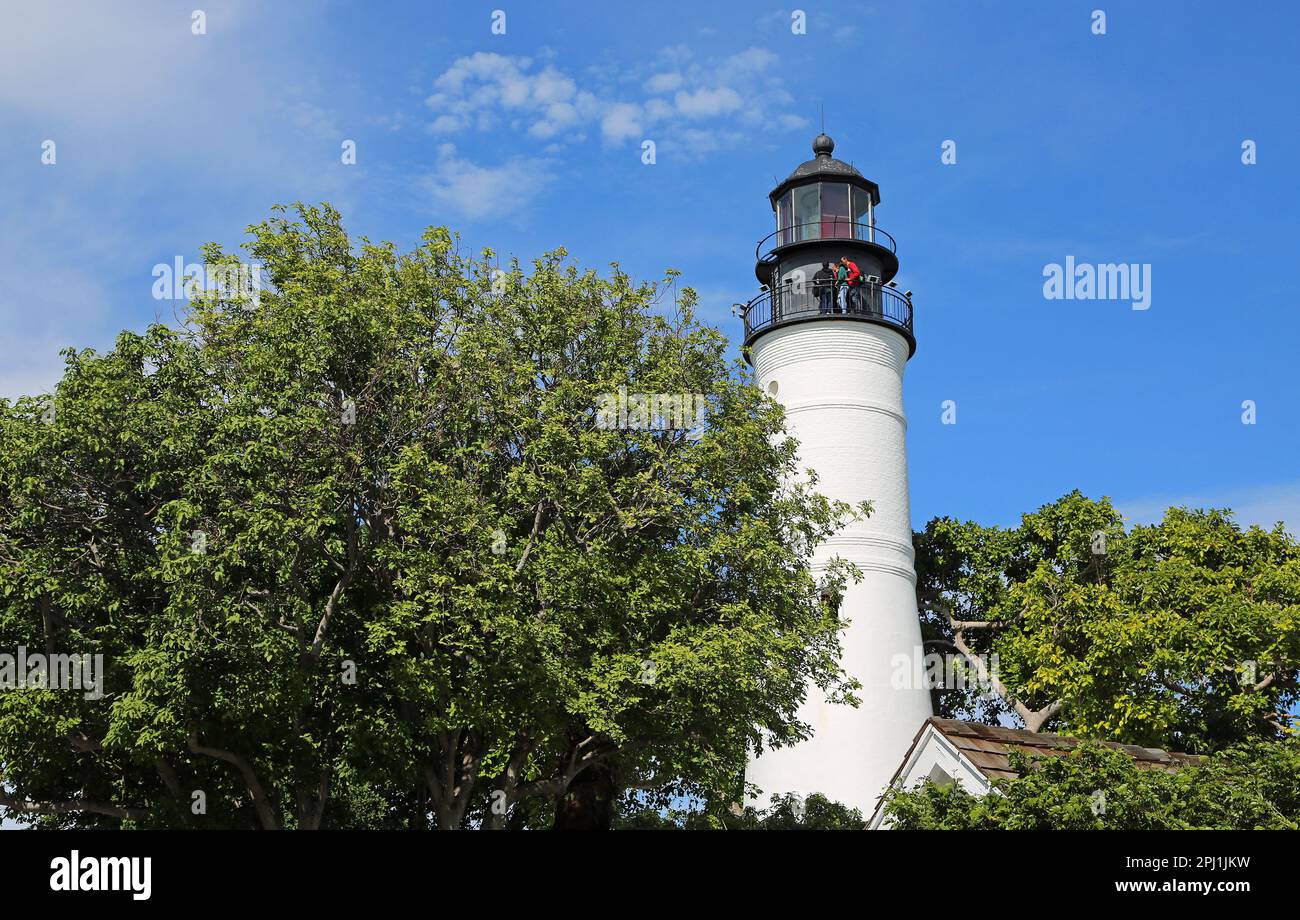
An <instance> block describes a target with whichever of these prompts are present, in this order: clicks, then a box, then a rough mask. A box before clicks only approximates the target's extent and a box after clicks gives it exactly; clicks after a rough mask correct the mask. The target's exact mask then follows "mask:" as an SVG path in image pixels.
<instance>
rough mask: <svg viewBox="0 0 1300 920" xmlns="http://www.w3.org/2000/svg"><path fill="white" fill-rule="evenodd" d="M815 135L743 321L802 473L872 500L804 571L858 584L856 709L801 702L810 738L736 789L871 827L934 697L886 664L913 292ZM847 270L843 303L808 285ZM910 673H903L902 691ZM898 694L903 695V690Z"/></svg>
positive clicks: (755, 769)
mask: <svg viewBox="0 0 1300 920" xmlns="http://www.w3.org/2000/svg"><path fill="white" fill-rule="evenodd" d="M834 149H835V143H834V141H832V140H831V139H830V138H829V137H827V136H826V135H825V134H822V135H819V136H818V137H817V138H816V139H815V140H814V141H813V153H814V154H815V156H814V158H813V159H811V160H809V161H807V162H806V163H803V164H802V165H800V166H799V167H798V168H797V169H795V171H794V172H792V173H791V174H790V175H789V177H788V178H787V179H786V180H785V181H784V182H782V183H781V184H780V185H778V186H777V187H776V188H775V189H773V190H772V193H771V195H770V196H769V197H770V199H771V202H772V209H773V211H774V212H775V215H776V232H775V233H773V234H772V235H771V236H769V237H767V238H766V239H765V240H764V241H763V242H762V243H760V244H759V246H758V252H757V259H758V264H757V267H756V274H757V275H758V280H759V282H760V283H761V284H762V285H763V293H762V294H760V295H759V296H758V297H756V298H755V299H754V300H752V301H750V303H749V304H747V305H746V308H745V344H746V345H747V346H748V348H749V352H748V354H749V359H750V361H751V362H752V363H753V365H754V369H755V373H756V375H757V377H758V381H759V384H760V385H761V386H762V387H763V388H764V390H766V391H767V392H768V393H769V394H771V395H772V397H773V398H775V399H776V400H777V401H778V402H780V403H781V404H782V405H783V406H784V407H785V412H786V416H787V419H788V427H789V430H790V431H791V433H792V434H793V435H794V437H796V438H797V439H798V441H799V457H800V461H801V466H803V467H806V468H811V469H813V470H815V471H816V473H817V476H818V490H819V491H820V492H822V493H823V494H825V495H827V496H828V497H830V498H832V499H839V500H842V501H846V502H852V503H857V502H861V501H864V500H869V501H871V502H872V504H873V506H874V509H875V510H874V513H873V514H872V515H871V516H870V518H868V519H866V520H863V521H861V522H858V523H854V524H850V525H848V526H847V527H845V528H844V529H843V530H842V531H840V532H839V533H838V534H837V535H836V536H835V537H834V538H832V539H831V540H830V541H829V542H828V543H826V544H824V545H823V546H822V547H820V548H819V550H818V551H817V554H816V555H815V557H814V560H813V568H814V572H816V571H817V570H818V569H819V568H821V567H822V566H823V565H824V564H825V562H826V560H827V559H829V558H830V557H832V556H840V557H843V558H845V559H847V560H848V561H850V562H852V563H854V564H856V565H857V567H858V568H859V569H860V570H861V571H862V573H863V576H864V577H863V580H862V581H860V582H858V583H857V584H850V585H849V586H848V589H847V592H846V594H845V596H844V600H843V603H842V605H841V607H840V617H841V618H842V619H843V620H845V621H847V624H848V625H847V628H846V629H845V631H844V633H843V636H842V640H843V648H844V657H843V661H842V663H843V666H844V668H845V670H846V671H847V672H848V674H849V675H851V676H852V677H855V678H857V679H858V680H859V681H860V682H861V684H862V689H861V691H859V694H858V695H859V697H860V698H861V700H862V705H861V706H859V707H857V708H853V707H850V706H846V705H843V704H838V705H832V704H830V703H827V702H826V701H825V699H824V698H823V697H822V694H821V691H820V690H818V688H817V687H815V686H811V687H809V688H808V697H807V699H806V700H805V701H804V704H803V708H802V710H801V718H802V719H803V721H805V722H807V723H808V724H809V725H811V726H812V727H813V729H814V735H813V737H812V738H811V739H810V740H809V741H807V742H804V743H803V744H800V745H798V746H795V747H791V748H784V749H780V750H773V751H769V752H767V753H765V754H764V755H763V756H762V757H760V758H758V759H757V760H755V761H754V762H753V763H751V764H750V766H749V769H748V770H747V772H746V779H747V780H748V781H749V782H751V783H754V784H755V785H757V786H758V787H759V788H760V789H761V790H762V795H761V797H760V803H761V804H765V803H766V802H767V798H768V796H769V795H770V794H772V793H787V792H794V793H798V794H800V795H803V796H806V795H808V794H809V793H813V792H820V793H822V794H824V795H826V796H827V797H829V798H830V799H832V800H833V801H839V802H843V803H844V804H846V805H852V806H855V807H857V808H859V809H861V811H862V812H863V814H864V815H865V816H869V815H870V814H871V813H872V811H873V810H874V809H875V806H876V800H877V797H878V796H879V795H880V794H881V793H882V792H883V791H884V789H885V787H886V786H887V785H888V783H889V781H890V779H891V778H892V776H893V774H894V771H895V770H897V769H898V767H899V764H900V762H901V761H902V759H903V757H904V755H905V754H906V753H907V750H908V747H909V745H910V744H911V742H912V739H913V738H914V736H915V735H916V733H917V731H918V730H919V729H920V728H921V725H922V723H923V722H924V721H925V720H926V719H927V718H929V716H930V715H931V708H930V697H929V692H928V691H927V690H926V689H924V688H922V687H917V686H911V685H910V681H904V682H900V681H899V680H898V678H897V677H896V676H895V675H896V673H897V672H898V670H899V669H898V667H897V662H896V661H895V656H898V655H905V656H907V659H908V661H912V660H915V659H914V658H913V656H916V658H917V659H919V658H920V657H921V656H922V654H923V653H922V650H921V632H920V626H919V624H918V622H917V609H916V571H915V568H914V566H913V563H914V554H913V551H912V521H911V511H910V509H909V507H908V491H907V418H906V416H905V415H904V414H903V371H904V369H905V368H906V366H907V361H908V359H909V358H910V357H911V356H912V354H913V353H914V352H915V351H916V339H915V337H914V334H913V327H912V303H911V296H910V292H907V294H904V293H902V292H900V291H899V290H898V289H897V288H896V287H895V286H894V284H893V283H892V282H893V278H894V276H895V275H896V274H897V273H898V257H897V254H896V246H895V243H894V239H893V238H892V237H891V236H889V234H887V233H885V232H884V231H883V230H880V229H878V228H877V227H876V206H877V205H878V204H879V203H880V189H879V187H878V186H877V185H876V183H874V182H872V181H870V180H869V179H866V178H864V177H863V176H862V174H861V173H859V172H858V171H857V170H856V169H854V168H853V167H852V166H850V165H849V164H847V163H844V162H842V161H840V160H837V159H835V158H834V157H832V155H831V154H832V153H833V152H834ZM841 257H848V259H849V260H850V261H852V262H854V263H856V264H857V266H858V268H859V269H860V270H861V272H862V274H863V275H864V276H865V277H866V282H865V283H864V284H863V285H862V286H861V287H858V288H850V289H849V290H848V291H847V296H842V295H841V293H840V292H839V291H828V290H827V289H826V287H825V286H824V285H819V284H817V283H815V281H814V275H815V274H816V272H817V271H818V270H819V269H821V268H822V267H823V264H824V263H831V264H832V265H833V266H838V265H839V264H840V259H841ZM913 672H914V669H913V668H912V667H908V668H906V669H905V676H906V677H908V678H910V676H911V675H912V673H913ZM900 683H902V685H901V686H900Z"/></svg>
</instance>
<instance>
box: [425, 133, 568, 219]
mask: <svg viewBox="0 0 1300 920" xmlns="http://www.w3.org/2000/svg"><path fill="white" fill-rule="evenodd" d="M552 178H553V176H552V175H551V172H550V169H549V165H548V162H547V161H546V160H540V159H530V158H527V157H514V158H512V159H509V160H506V161H505V162H503V163H501V164H499V165H497V166H480V165H479V164H477V163H474V162H472V161H470V160H467V159H465V158H463V157H461V156H458V155H457V153H456V148H455V147H454V146H453V145H451V144H443V145H442V146H441V147H439V148H438V162H437V165H436V166H435V168H434V170H433V171H432V172H431V173H429V174H428V175H426V176H424V177H423V179H422V180H421V185H422V186H423V187H424V188H425V190H426V191H427V192H428V193H429V196H430V198H432V199H433V202H434V203H435V204H436V205H439V206H441V207H443V208H445V209H446V210H447V211H449V212H450V213H451V214H452V215H453V216H455V217H460V218H464V219H466V220H483V219H492V218H502V217H506V216H510V215H518V214H519V213H521V212H523V211H525V210H527V208H528V206H529V205H530V204H531V203H532V202H533V201H534V200H535V199H536V198H537V196H538V195H539V194H541V192H542V191H543V190H544V189H545V187H546V186H547V185H548V184H549V183H550V182H551V180H552ZM437 219H438V220H442V218H441V216H438V217H437Z"/></svg>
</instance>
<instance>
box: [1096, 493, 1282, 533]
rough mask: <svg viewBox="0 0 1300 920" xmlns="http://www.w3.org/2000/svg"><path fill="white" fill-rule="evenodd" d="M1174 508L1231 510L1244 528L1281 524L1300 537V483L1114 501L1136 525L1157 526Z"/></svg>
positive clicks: (1269, 526) (1268, 526)
mask: <svg viewBox="0 0 1300 920" xmlns="http://www.w3.org/2000/svg"><path fill="white" fill-rule="evenodd" d="M1173 506H1183V507H1188V508H1231V509H1232V510H1233V512H1234V513H1235V515H1236V518H1237V522H1238V523H1239V524H1241V525H1242V526H1243V527H1245V526H1248V525H1250V524H1258V525H1260V526H1261V527H1265V528H1271V527H1272V526H1273V525H1274V524H1276V523H1277V522H1278V521H1281V522H1283V523H1284V524H1285V525H1286V527H1287V529H1288V530H1289V531H1290V532H1291V533H1293V534H1297V535H1300V481H1297V482H1282V483H1274V484H1272V485H1262V486H1242V487H1237V488H1229V489H1223V490H1207V491H1205V492H1200V493H1195V494H1187V495H1156V496H1146V497H1139V498H1134V499H1129V500H1116V501H1115V507H1117V508H1118V509H1119V510H1120V512H1121V513H1122V514H1123V515H1124V517H1125V518H1126V519H1127V520H1128V521H1129V522H1130V523H1134V524H1154V523H1156V522H1158V521H1159V520H1160V519H1161V518H1163V517H1164V514H1165V511H1166V509H1168V508H1170V507H1173Z"/></svg>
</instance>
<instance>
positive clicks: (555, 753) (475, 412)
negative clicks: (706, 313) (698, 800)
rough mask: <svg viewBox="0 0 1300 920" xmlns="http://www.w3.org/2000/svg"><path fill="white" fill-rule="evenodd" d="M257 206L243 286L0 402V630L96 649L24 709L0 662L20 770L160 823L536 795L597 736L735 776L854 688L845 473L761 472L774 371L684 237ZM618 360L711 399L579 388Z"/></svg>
mask: <svg viewBox="0 0 1300 920" xmlns="http://www.w3.org/2000/svg"><path fill="white" fill-rule="evenodd" d="M249 233H250V240H249V242H248V243H247V245H246V249H247V250H248V255H249V257H250V258H251V259H252V260H254V261H256V262H258V263H260V264H261V265H262V267H263V274H264V276H265V278H266V284H265V285H264V286H263V287H262V288H261V290H259V291H258V292H257V296H256V297H253V296H249V295H248V294H247V292H238V291H229V290H220V291H211V292H208V293H206V294H204V295H202V296H200V297H198V298H196V299H195V300H194V302H193V303H192V305H191V309H190V311H189V314H188V316H187V317H186V322H185V323H184V325H183V326H182V327H181V328H179V329H167V328H164V327H161V326H160V327H154V328H151V329H149V330H148V331H147V332H146V333H145V334H144V335H142V336H141V335H133V334H129V333H124V334H123V335H122V336H121V337H120V338H119V340H118V343H117V346H116V348H115V349H114V350H113V351H112V352H110V353H108V354H106V355H96V354H94V353H91V352H82V353H70V354H69V356H68V358H67V360H68V369H67V373H66V374H65V377H64V379H63V380H62V381H61V383H60V384H59V387H58V391H57V393H56V394H55V398H54V403H55V407H56V412H55V420H54V421H53V422H52V423H51V422H46V421H44V420H43V419H42V416H41V407H40V405H39V403H38V402H37V401H34V400H24V401H20V402H19V404H18V405H16V406H9V405H5V404H0V644H5V643H7V644H10V645H16V644H19V643H26V644H28V645H30V646H33V647H40V646H42V645H44V644H45V643H46V642H50V643H53V644H54V645H56V646H59V647H67V648H68V650H69V651H78V652H85V653H102V654H104V655H105V658H106V662H107V667H108V671H109V677H108V696H107V697H106V699H105V701H103V702H101V703H99V704H94V703H90V702H87V701H82V700H80V698H76V699H74V698H72V697H71V696H69V695H66V694H65V695H57V694H56V693H54V692H50V693H48V694H46V695H40V694H36V693H30V694H28V696H25V697H21V699H22V700H24V701H26V702H27V703H31V702H32V701H34V700H36V699H38V698H39V699H40V700H41V701H42V705H44V706H47V707H49V710H48V711H49V715H48V716H46V717H42V718H35V717H33V715H32V713H31V711H30V706H29V705H20V704H19V702H18V700H19V699H20V698H19V697H16V696H13V695H10V694H7V693H6V694H0V763H3V764H4V765H5V767H4V771H5V782H6V784H7V787H8V788H10V789H11V790H13V792H14V794H15V795H17V796H19V797H21V798H23V799H24V800H29V801H36V802H43V801H52V800H57V799H61V798H72V797H85V798H90V799H95V798H96V797H98V798H99V799H102V800H103V801H104V802H106V803H110V804H114V805H117V806H123V807H130V808H131V809H137V810H140V811H139V812H137V811H132V814H133V815H135V814H138V813H143V814H146V815H147V816H148V817H147V819H145V820H144V823H146V824H155V825H159V826H166V825H177V824H180V825H189V826H214V825H223V824H230V825H249V824H256V825H259V826H264V827H292V826H299V827H315V826H321V824H322V822H323V823H326V824H330V823H333V824H350V823H356V824H365V825H367V826H375V825H383V826H414V827H422V826H426V825H428V824H433V825H435V826H439V827H456V826H463V825H466V824H475V825H482V826H498V825H500V824H503V823H506V821H507V820H516V819H517V820H520V821H531V822H536V821H539V820H545V818H544V816H545V815H546V814H547V812H548V809H554V807H555V803H556V802H557V801H558V800H559V799H561V798H562V797H564V796H565V795H566V793H567V791H568V789H569V787H570V785H571V784H572V783H573V781H574V779H575V778H576V777H578V776H580V775H584V771H588V770H592V769H594V768H596V767H599V768H600V771H601V775H602V776H609V777H614V778H615V779H616V780H617V781H618V782H619V783H625V784H635V785H636V786H638V787H641V788H646V789H659V790H664V789H668V788H670V787H671V788H673V789H676V790H686V791H693V792H696V793H699V794H705V793H714V792H717V791H718V790H724V791H725V794H731V793H732V792H734V791H735V786H736V782H737V777H738V775H739V772H740V770H741V769H742V767H743V764H744V762H745V759H746V752H747V751H748V750H751V749H753V748H755V747H757V746H759V745H760V744H772V743H777V744H779V743H785V742H788V741H789V740H792V739H795V738H798V737H799V736H800V735H801V734H802V733H803V732H804V731H806V726H802V725H800V724H799V723H798V721H797V717H796V712H797V708H798V703H799V700H800V699H801V698H802V695H803V693H804V690H805V687H806V686H807V685H808V684H809V683H816V684H819V685H822V686H825V687H828V688H830V689H831V690H832V691H834V692H838V693H841V694H843V693H847V692H849V691H850V690H851V686H850V685H849V684H847V683H846V682H845V681H844V679H843V675H842V674H840V672H839V670H838V666H837V665H836V660H837V654H836V653H837V650H838V630H839V628H840V627H839V624H838V623H837V622H836V621H835V620H834V618H833V617H828V616H826V611H825V609H824V606H823V601H822V599H821V591H822V588H823V586H822V585H818V584H817V583H816V582H815V581H814V580H813V578H812V577H811V576H810V575H809V574H808V571H807V562H808V554H809V553H810V552H811V549H812V547H813V546H815V545H816V544H817V543H818V542H819V541H820V540H821V539H823V538H824V537H825V535H827V534H828V533H830V532H831V531H833V530H834V529H835V528H836V527H837V526H839V524H840V522H841V521H843V520H844V519H845V517H846V516H847V515H848V514H849V513H850V509H847V508H845V507H842V506H839V505H833V504H831V503H829V502H827V501H826V500H824V499H823V498H821V497H819V496H817V495H815V494H813V493H811V492H809V491H808V490H807V489H805V488H797V487H794V486H788V485H786V483H787V481H788V480H789V479H791V478H792V477H791V475H790V474H791V473H792V472H793V471H794V469H795V466H794V464H795V460H794V449H793V444H792V443H791V442H790V441H789V440H788V439H786V438H784V437H783V435H782V431H783V420H782V417H781V413H780V410H779V408H778V407H777V406H776V405H775V404H773V403H772V402H771V401H769V400H767V399H766V398H765V397H764V396H763V394H762V393H761V392H759V391H758V389H757V388H756V387H754V386H753V385H752V382H751V381H750V380H749V379H748V377H747V376H746V371H745V369H744V368H743V366H732V365H729V364H728V363H727V361H726V359H725V357H724V356H725V352H726V342H725V339H724V337H723V336H722V335H721V334H720V333H718V332H717V331H716V330H714V329H711V328H708V327H705V326H702V325H701V324H699V323H698V321H697V320H696V319H695V316H694V306H695V295H694V293H693V292H691V291H690V290H689V289H679V288H676V285H675V283H673V282H674V278H673V276H672V275H671V274H670V275H669V277H668V278H667V279H666V281H665V282H664V283H663V284H659V285H656V284H638V283H635V282H634V281H633V280H632V279H630V278H629V277H627V276H626V275H625V274H624V273H622V272H621V271H620V270H619V269H618V268H617V266H614V267H613V269H612V271H611V272H610V273H609V275H608V276H602V275H600V274H598V273H596V272H594V271H590V270H582V269H579V268H578V267H577V266H575V265H573V264H571V263H569V262H568V261H567V256H566V254H565V253H564V252H563V250H559V251H556V252H554V253H550V254H547V255H546V256H543V257H542V258H540V259H537V260H535V261H534V262H533V263H532V264H531V265H530V266H528V267H526V268H525V267H524V266H521V265H520V264H519V263H517V262H510V263H508V264H504V265H499V264H496V263H495V260H494V259H493V258H492V257H491V255H490V254H485V256H484V258H482V259H477V260H476V259H471V258H467V257H465V256H462V255H461V254H460V252H459V241H458V240H457V239H456V238H455V237H454V236H453V235H452V234H450V233H448V232H447V231H446V230H443V229H437V228H435V229H431V230H429V231H427V232H426V234H425V235H424V236H423V238H422V242H421V244H420V246H419V247H418V248H416V249H415V250H414V251H412V252H409V253H398V252H397V251H396V249H395V248H394V247H393V246H392V245H391V244H371V243H369V242H368V241H366V240H364V239H362V240H353V239H350V238H349V237H348V235H347V233H346V232H345V230H344V229H343V227H342V225H341V222H340V218H339V215H338V214H337V212H335V211H334V210H333V209H331V208H330V207H328V206H322V207H319V208H312V207H300V208H298V209H296V211H295V212H294V213H293V214H292V215H291V214H290V213H289V212H288V211H287V210H285V209H277V210H276V211H275V213H274V214H273V215H272V217H271V218H270V219H268V220H266V221H263V222H261V223H259V224H255V225H254V226H252V227H250V228H249ZM205 256H206V259H207V261H208V263H209V264H210V265H213V266H227V267H231V266H237V265H238V263H239V261H240V259H239V257H238V256H236V255H235V254H233V253H227V252H224V251H222V250H221V249H220V247H217V246H208V247H206V248H205ZM670 295H671V296H670ZM620 390H623V391H626V392H627V393H631V394H652V395H653V394H670V395H671V394H677V395H681V394H686V395H688V396H690V397H691V405H695V404H696V402H697V401H698V403H699V404H700V405H702V406H707V412H706V415H707V421H706V424H705V425H704V426H703V428H702V430H700V431H696V432H691V431H687V430H685V428H683V427H681V426H676V425H673V424H667V425H664V424H654V425H645V424H643V425H639V426H626V427H618V426H617V425H614V426H609V425H602V424H600V423H599V418H598V408H599V407H600V406H601V405H602V397H606V396H608V395H609V394H614V393H618V392H620ZM850 574H851V572H849V571H848V570H847V569H846V568H845V567H843V566H837V567H832V570H831V574H830V577H829V584H828V585H827V586H826V587H828V588H829V589H830V590H831V592H832V593H833V592H834V590H835V588H836V585H837V583H839V582H841V581H842V579H843V578H845V577H847V576H848V575H850ZM43 609H44V610H46V611H47V613H48V615H43V614H42V610H43ZM647 662H648V663H649V664H650V667H649V668H647ZM6 707H9V708H6ZM74 730H75V732H77V733H78V737H83V738H85V739H88V742H89V743H88V744H86V745H83V746H82V747H83V748H84V749H74V748H72V747H71V746H70V743H69V740H68V735H69V732H70V731H74ZM31 764H39V765H40V766H39V769H38V768H36V767H31V766H29V765H31ZM194 789H202V790H203V791H205V792H206V793H207V796H206V799H207V802H208V811H207V812H206V813H205V814H202V815H196V814H193V813H192V812H190V811H189V809H188V802H189V796H190V792H191V791H192V790H194ZM534 800H537V801H534ZM539 802H540V805H539V804H538V803H539ZM494 803H495V804H496V805H498V806H499V805H500V804H501V803H504V809H501V808H495V809H494V807H493V805H494ZM355 808H365V809H369V811H367V812H366V813H365V814H354V813H352V812H351V811H350V809H355ZM539 809H540V810H539ZM39 820H42V821H52V822H60V823H64V824H85V825H91V826H93V825H97V824H99V823H105V822H106V823H115V822H116V821H118V820H119V819H118V818H116V817H109V816H101V815H90V814H72V815H64V816H51V817H48V818H42V819H39Z"/></svg>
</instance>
